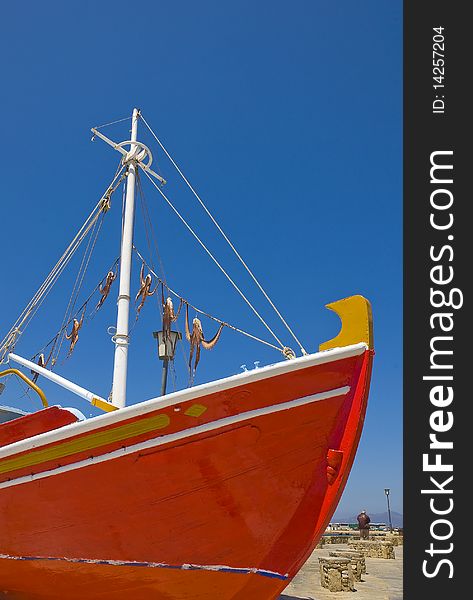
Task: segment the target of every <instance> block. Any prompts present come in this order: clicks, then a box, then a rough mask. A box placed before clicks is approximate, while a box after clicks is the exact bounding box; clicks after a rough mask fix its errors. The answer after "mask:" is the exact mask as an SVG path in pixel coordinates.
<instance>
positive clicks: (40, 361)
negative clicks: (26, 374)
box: [31, 353, 46, 383]
mask: <svg viewBox="0 0 473 600" xmlns="http://www.w3.org/2000/svg"><path fill="white" fill-rule="evenodd" d="M37 364H38V366H39V367H43V368H44V367H45V366H46V361H45V360H44V354H43V353H41V354H40V355H39V357H38V362H37ZM31 375H32V376H33V377H32V378H31V381H32V382H33V383H36V382H37V381H38V377H39V373H37V372H36V371H33V370H32V371H31Z"/></svg>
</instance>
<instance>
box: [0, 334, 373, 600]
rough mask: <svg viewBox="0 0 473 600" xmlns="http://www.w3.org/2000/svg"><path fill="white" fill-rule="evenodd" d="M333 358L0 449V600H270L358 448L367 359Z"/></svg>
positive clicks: (301, 557)
mask: <svg viewBox="0 0 473 600" xmlns="http://www.w3.org/2000/svg"><path fill="white" fill-rule="evenodd" d="M354 348H355V347H354ZM344 350H345V349H341V350H339V351H338V352H337V351H335V352H333V358H331V354H332V353H331V352H330V351H329V352H326V353H320V354H319V355H318V357H320V358H317V357H316V359H314V360H310V358H309V359H308V360H305V359H297V360H299V361H302V362H301V363H300V364H299V363H298V365H297V369H292V368H291V369H289V368H288V367H284V369H283V368H281V369H280V370H279V371H278V370H277V369H276V370H275V374H274V375H272V374H270V375H269V376H263V375H264V374H262V375H261V376H258V377H259V378H257V377H256V375H255V376H254V377H253V379H252V378H251V377H247V378H246V379H245V378H241V377H235V378H231V379H232V381H230V380H229V381H230V383H228V384H225V385H221V386H220V387H219V385H214V386H213V387H210V388H209V387H206V386H202V390H201V391H199V389H198V388H196V389H195V390H194V391H192V392H190V393H189V392H187V393H186V394H187V395H186V394H181V396H177V397H178V400H175V399H174V400H173V399H172V398H170V399H169V400H167V401H166V403H155V404H156V408H155V409H153V408H154V405H153V404H152V402H151V403H143V406H145V407H146V410H145V411H144V412H143V410H144V409H140V410H141V412H140V410H138V409H136V408H135V410H131V409H133V407H130V409H128V408H127V409H124V411H123V412H122V411H117V412H116V413H111V414H109V415H106V416H104V417H99V418H98V419H96V420H91V421H90V422H89V424H86V425H84V424H83V423H78V424H74V425H71V426H68V427H66V428H63V430H64V433H62V430H59V434H54V433H53V434H51V433H49V434H47V435H46V437H45V438H44V440H43V441H42V443H40V444H39V446H38V444H35V445H34V447H33V445H31V444H29V446H28V443H29V442H28V440H25V441H24V442H23V443H22V442H17V443H16V444H12V446H11V448H12V452H7V449H8V448H10V447H9V446H7V447H5V448H4V449H0V530H1V539H0V596H1V592H2V590H5V591H7V592H8V595H6V596H5V597H8V598H17V599H23V598H25V599H28V600H33V599H38V600H39V599H61V600H64V599H65V598H67V599H71V600H74V599H76V598H81V599H82V598H84V597H88V598H101V599H102V598H103V599H110V600H111V599H113V600H121V599H123V600H125V599H126V600H130V599H131V598H132V599H133V600H141V599H143V600H144V599H149V598H156V599H159V598H162V599H182V600H184V599H186V600H190V599H200V598H202V599H204V598H206V599H209V598H219V599H240V598H241V599H242V600H243V599H245V600H250V599H255V600H256V599H258V600H260V599H261V600H269V599H271V598H276V597H277V596H278V595H279V594H280V593H281V591H282V590H283V589H284V588H285V587H286V586H287V584H288V583H289V581H290V580H291V579H292V578H293V577H294V575H295V574H296V573H297V571H298V570H299V568H300V567H301V566H302V564H303V563H304V562H305V560H307V558H308V556H309V555H310V553H311V552H312V550H313V548H314V547H315V545H316V543H317V541H318V540H319V538H320V536H321V535H322V533H323V532H324V530H325V528H326V526H327V523H328V521H329V519H330V518H331V516H332V514H333V512H334V510H335V507H336V505H337V502H338V500H339V498H340V495H341V493H342V491H343V488H344V486H345V483H346V480H347V477H348V474H349V471H350V468H351V465H352V462H353V459H354V455H355V451H356V448H357V445H358V441H359V437H360V434H361V430H362V426H363V420H364V415H365V410H366V403H367V397H368V388H369V381H370V372H371V362H372V355H373V351H372V350H370V349H369V348H368V347H366V346H365V345H358V349H356V351H351V352H350V351H345V352H344ZM304 361H305V362H304ZM289 362H291V361H289ZM300 365H302V366H300ZM260 371H262V372H263V371H264V370H260ZM222 381H225V380H222ZM179 398H182V401H179ZM126 411H128V412H126ZM117 413H121V414H120V415H118V416H117ZM99 419H101V420H99ZM93 421H97V422H98V423H99V426H98V427H97V425H95V424H94V423H92V422H93ZM39 438H41V436H37V439H39ZM40 441H41V440H40ZM1 450H3V452H1Z"/></svg>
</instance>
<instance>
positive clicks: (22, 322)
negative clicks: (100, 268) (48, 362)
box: [0, 165, 126, 363]
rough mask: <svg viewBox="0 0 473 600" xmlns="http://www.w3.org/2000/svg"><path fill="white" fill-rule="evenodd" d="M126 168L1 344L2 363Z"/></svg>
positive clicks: (107, 203)
mask: <svg viewBox="0 0 473 600" xmlns="http://www.w3.org/2000/svg"><path fill="white" fill-rule="evenodd" d="M124 170H125V167H124V166H123V165H120V166H119V167H118V169H117V171H116V173H115V176H114V178H113V180H112V182H111V184H110V185H109V186H108V188H107V190H106V192H105V193H104V194H103V196H102V197H101V198H100V200H99V201H98V202H97V204H96V205H95V206H94V208H93V210H92V211H91V213H90V214H89V216H88V217H87V218H86V220H85V221H84V223H83V224H82V226H81V227H80V229H79V231H78V232H77V234H76V235H75V237H74V238H73V240H72V242H71V243H70V244H69V246H68V247H67V248H66V250H65V251H64V252H63V254H62V256H61V257H60V258H59V260H58V261H57V263H56V264H55V265H54V267H53V268H52V270H51V271H50V273H49V274H48V276H47V277H46V279H45V280H44V281H43V283H42V284H41V285H40V287H39V288H38V290H37V291H36V293H35V294H34V296H33V298H32V299H31V300H30V301H29V302H28V304H27V305H26V307H25V308H24V309H23V311H22V312H21V314H20V316H19V317H18V318H17V320H16V321H15V323H14V325H13V326H12V327H11V328H10V330H9V331H8V333H7V334H6V336H5V337H4V338H3V340H2V342H1V343H0V363H3V362H4V361H5V359H6V357H7V355H8V353H9V352H10V351H11V350H12V349H13V348H14V346H15V343H16V341H17V339H18V337H19V336H20V335H21V334H22V333H23V332H24V331H25V329H26V327H27V326H28V324H29V322H30V321H31V319H32V318H33V317H34V315H35V314H36V312H37V311H38V309H39V308H40V306H41V305H42V303H43V302H44V300H45V298H46V297H47V295H48V294H49V292H50V291H51V289H52V288H53V286H54V284H55V283H56V282H57V280H58V279H59V277H60V275H61V274H62V272H63V271H64V269H65V268H66V266H67V265H68V264H69V262H70V260H71V259H72V257H73V255H74V254H75V252H76V251H77V249H78V248H79V246H80V245H81V243H82V242H83V240H84V239H85V238H86V237H87V234H88V233H89V232H90V230H91V229H92V228H93V227H94V225H95V224H96V222H97V220H98V219H99V217H100V215H101V214H103V213H105V212H107V210H108V209H109V207H110V197H111V195H112V194H113V192H114V191H115V190H116V188H117V187H118V185H119V184H120V182H121V181H122V180H123V179H124V178H125V177H126V174H125V172H124Z"/></svg>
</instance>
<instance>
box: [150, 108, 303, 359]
mask: <svg viewBox="0 0 473 600" xmlns="http://www.w3.org/2000/svg"><path fill="white" fill-rule="evenodd" d="M140 117H141V119H142V121H143V123H144V124H145V125H146V127H147V128H148V129H149V131H150V133H151V135H152V136H153V137H154V139H155V140H156V141H157V142H158V144H159V145H160V147H161V149H162V150H163V152H164V153H165V154H166V156H167V157H168V159H169V160H170V161H171V163H172V164H173V166H174V168H175V169H176V171H177V172H178V173H179V175H180V176H181V177H182V179H183V180H184V182H185V183H186V185H187V187H188V188H189V189H190V190H191V192H192V193H193V194H194V196H195V197H196V198H197V200H198V202H199V203H200V205H201V206H202V208H203V209H204V211H205V212H206V213H207V215H208V217H209V218H210V219H211V221H212V223H213V224H214V225H215V227H216V228H217V229H218V231H219V232H220V233H221V235H222V236H223V238H224V239H225V241H226V242H227V244H228V245H229V246H230V248H231V249H232V250H233V252H234V253H235V255H236V256H237V258H238V259H239V261H240V262H241V264H242V265H243V266H244V267H245V269H246V271H247V272H248V273H249V275H250V277H251V278H252V279H253V281H254V282H255V284H256V285H257V286H258V288H259V290H260V291H261V292H262V294H263V295H264V297H265V298H266V300H267V301H268V302H269V304H270V305H271V307H272V308H273V309H274V311H275V312H276V314H277V315H278V317H279V318H280V319H281V321H282V322H283V323H284V325H285V326H286V328H287V330H288V331H289V333H290V334H291V335H292V337H293V338H294V340H295V341H296V343H297V344H298V346H299V348H300V349H301V352H302V354H307V352H306V351H305V349H304V347H303V346H302V344H301V342H300V341H299V339H298V338H297V336H296V334H295V333H294V332H293V330H292V329H291V327H290V326H289V325H288V323H287V322H286V320H285V319H284V317H283V316H282V314H281V313H280V312H279V310H278V309H277V307H276V306H275V304H274V303H273V301H272V300H271V298H270V297H269V296H268V294H267V293H266V291H265V290H264V288H263V286H262V285H261V284H260V282H259V281H258V279H257V278H256V276H255V275H254V274H253V272H252V271H251V269H250V268H249V266H248V265H247V264H246V262H245V260H244V259H243V258H242V256H241V255H240V253H239V252H238V250H237V249H236V248H235V246H234V245H233V244H232V242H231V241H230V239H229V237H228V236H227V235H226V233H225V232H224V231H223V229H222V228H221V227H220V225H219V224H218V222H217V221H216V219H215V218H214V216H213V215H212V213H211V212H210V211H209V209H208V208H207V206H206V205H205V204H204V202H203V200H202V199H201V197H200V196H199V194H198V193H197V192H196V191H195V189H194V188H193V187H192V185H191V184H190V182H189V181H188V179H187V178H186V176H185V175H184V173H183V172H182V171H181V169H180V168H179V166H178V165H177V163H176V162H175V161H174V159H173V158H172V156H171V155H170V154H169V152H168V151H167V150H166V148H165V147H164V145H163V144H162V142H161V141H160V140H159V138H158V136H157V135H156V134H155V133H154V131H153V130H152V129H151V127H150V125H149V124H148V122H147V121H146V119H145V118H144V117H143V115H142V114H141V113H140Z"/></svg>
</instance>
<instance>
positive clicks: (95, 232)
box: [53, 212, 105, 364]
mask: <svg viewBox="0 0 473 600" xmlns="http://www.w3.org/2000/svg"><path fill="white" fill-rule="evenodd" d="M101 215H102V218H101V219H100V221H99V219H97V220H96V221H95V224H94V227H93V229H92V230H91V233H90V237H89V241H88V242H87V246H86V249H85V251H84V255H83V257H82V262H81V264H80V267H79V270H78V272H77V277H76V280H75V282H74V287H73V288H72V293H71V296H70V298H69V303H68V305H67V308H66V311H65V313H64V317H63V321H62V325H61V329H62V327H63V326H64V323H65V322H66V320H67V319H68V317H69V320H68V321H67V322H68V323H69V322H70V321H71V320H73V317H72V318H71V315H72V313H73V311H74V308H75V305H76V302H77V298H78V297H79V293H80V290H81V288H82V283H83V281H84V277H85V274H86V272H87V269H88V267H89V263H90V259H91V258H92V254H93V252H94V249H95V245H96V243H97V239H98V236H99V233H100V230H101V228H102V224H103V220H104V217H105V213H103V212H102V213H101ZM63 342H64V336H61V338H60V340H59V348H58V350H57V352H56V356H55V357H53V364H55V362H56V361H57V359H58V358H59V354H60V352H61V348H62V344H63Z"/></svg>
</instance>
